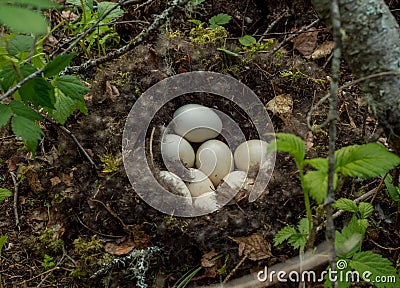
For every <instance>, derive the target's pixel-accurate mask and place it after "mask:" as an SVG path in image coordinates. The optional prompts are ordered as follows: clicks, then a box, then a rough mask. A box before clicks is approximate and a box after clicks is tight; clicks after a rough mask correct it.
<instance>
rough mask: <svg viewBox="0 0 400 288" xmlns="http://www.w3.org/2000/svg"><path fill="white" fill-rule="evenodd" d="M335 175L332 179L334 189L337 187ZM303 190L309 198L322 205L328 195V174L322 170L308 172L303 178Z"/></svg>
mask: <svg viewBox="0 0 400 288" xmlns="http://www.w3.org/2000/svg"><path fill="white" fill-rule="evenodd" d="M337 179H338V177H337V174H336V173H335V178H334V187H333V188H334V189H336V185H337ZM303 181H304V189H305V190H306V191H308V193H309V194H310V197H311V198H313V199H314V200H315V201H317V203H318V204H322V203H323V202H324V200H325V198H326V195H327V193H328V173H327V172H326V171H323V170H317V171H309V172H307V174H306V175H304V177H303Z"/></svg>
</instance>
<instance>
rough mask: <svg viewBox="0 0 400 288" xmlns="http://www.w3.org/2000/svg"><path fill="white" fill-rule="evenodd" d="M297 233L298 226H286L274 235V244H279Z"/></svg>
mask: <svg viewBox="0 0 400 288" xmlns="http://www.w3.org/2000/svg"><path fill="white" fill-rule="evenodd" d="M295 234H297V231H296V228H294V227H293V226H285V227H283V228H282V229H281V230H280V231H279V232H278V233H276V235H275V237H274V246H277V245H279V244H281V243H283V242H284V241H286V240H288V239H289V238H290V237H292V236H293V235H295Z"/></svg>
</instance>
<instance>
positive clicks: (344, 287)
mask: <svg viewBox="0 0 400 288" xmlns="http://www.w3.org/2000/svg"><path fill="white" fill-rule="evenodd" d="M340 260H341V261H346V262H347V259H341V258H336V263H338V261H340ZM327 270H330V267H328V268H327ZM337 270H339V269H337ZM349 271H351V269H350V267H349V265H347V267H346V268H344V269H340V273H342V275H346V273H347V272H349ZM333 276H334V275H333ZM337 278H338V279H337V284H338V286H337V288H348V287H350V285H351V282H350V281H346V277H345V276H344V277H342V278H343V279H341V277H337ZM324 279H325V282H324V288H332V282H331V281H330V280H329V273H327V274H325V276H324ZM341 280H342V281H341Z"/></svg>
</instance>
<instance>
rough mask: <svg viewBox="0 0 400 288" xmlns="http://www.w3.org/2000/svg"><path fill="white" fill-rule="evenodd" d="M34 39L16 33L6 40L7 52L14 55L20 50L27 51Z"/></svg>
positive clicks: (20, 51)
mask: <svg viewBox="0 0 400 288" xmlns="http://www.w3.org/2000/svg"><path fill="white" fill-rule="evenodd" d="M34 41H35V39H34V38H33V37H32V36H27V35H16V36H14V37H12V38H11V39H10V41H9V42H8V47H7V48H8V53H10V55H13V56H16V55H18V54H19V53H22V52H29V51H30V50H31V49H32V47H33V45H34Z"/></svg>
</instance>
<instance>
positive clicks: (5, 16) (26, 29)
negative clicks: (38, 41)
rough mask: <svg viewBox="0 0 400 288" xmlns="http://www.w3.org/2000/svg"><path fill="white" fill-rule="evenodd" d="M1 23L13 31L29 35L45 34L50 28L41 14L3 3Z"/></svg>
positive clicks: (0, 10)
mask: <svg viewBox="0 0 400 288" xmlns="http://www.w3.org/2000/svg"><path fill="white" fill-rule="evenodd" d="M22 19H23V21H21V20H22ZM0 22H1V23H2V24H3V25H5V26H7V27H9V28H10V29H11V30H14V31H16V32H20V33H28V34H29V33H33V34H45V33H46V32H47V27H48V22H47V20H46V18H45V17H43V16H42V15H41V14H40V13H37V12H34V11H32V10H30V9H27V8H22V7H14V6H10V5H7V4H3V3H0Z"/></svg>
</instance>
